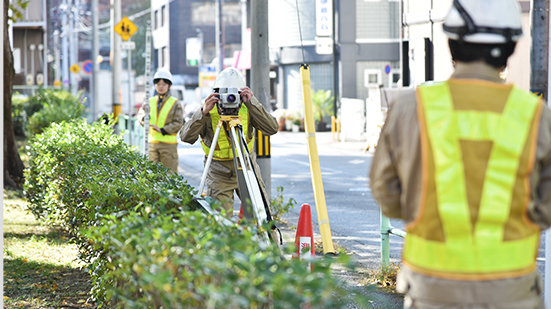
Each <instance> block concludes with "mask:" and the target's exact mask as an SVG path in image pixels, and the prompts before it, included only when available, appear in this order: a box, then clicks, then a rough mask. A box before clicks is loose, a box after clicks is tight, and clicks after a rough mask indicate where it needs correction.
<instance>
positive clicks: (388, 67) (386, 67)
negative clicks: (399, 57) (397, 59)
mask: <svg viewBox="0 0 551 309" xmlns="http://www.w3.org/2000/svg"><path fill="white" fill-rule="evenodd" d="M390 71H391V69H390V65H389V64H387V65H386V66H385V73H386V74H390Z"/></svg>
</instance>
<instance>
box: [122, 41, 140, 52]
mask: <svg viewBox="0 0 551 309" xmlns="http://www.w3.org/2000/svg"><path fill="white" fill-rule="evenodd" d="M121 48H122V49H130V50H133V49H135V48H136V43H135V42H133V41H128V42H122V43H121Z"/></svg>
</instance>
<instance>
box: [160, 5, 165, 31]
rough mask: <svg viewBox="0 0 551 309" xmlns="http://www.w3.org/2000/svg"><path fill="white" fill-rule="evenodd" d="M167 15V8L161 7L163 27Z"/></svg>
mask: <svg viewBox="0 0 551 309" xmlns="http://www.w3.org/2000/svg"><path fill="white" fill-rule="evenodd" d="M165 14H166V6H165V5H163V6H162V7H161V27H163V26H164V25H165Z"/></svg>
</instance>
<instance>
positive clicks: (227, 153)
mask: <svg viewBox="0 0 551 309" xmlns="http://www.w3.org/2000/svg"><path fill="white" fill-rule="evenodd" d="M209 114H210V118H211V121H212V128H213V129H215V130H216V126H217V125H218V121H219V120H220V115H219V114H218V109H217V108H216V107H215V108H213V109H211V110H210V112H209ZM239 116H241V124H242V126H243V134H244V135H245V139H246V141H247V149H248V150H249V153H250V152H251V151H252V150H253V146H254V136H253V137H252V138H251V139H249V132H248V131H249V110H248V109H247V107H246V106H245V104H241V108H240V109H239ZM201 144H202V145H203V151H204V152H205V155H207V156H208V155H209V152H210V147H208V146H207V145H205V143H204V142H203V140H201ZM211 146H212V145H211ZM213 158H214V159H217V160H221V161H224V160H233V151H232V149H231V147H230V137H229V136H228V135H227V134H226V130H225V129H224V127H223V126H222V128H221V129H220V133H219V135H218V142H217V145H216V148H215V150H214V155H213Z"/></svg>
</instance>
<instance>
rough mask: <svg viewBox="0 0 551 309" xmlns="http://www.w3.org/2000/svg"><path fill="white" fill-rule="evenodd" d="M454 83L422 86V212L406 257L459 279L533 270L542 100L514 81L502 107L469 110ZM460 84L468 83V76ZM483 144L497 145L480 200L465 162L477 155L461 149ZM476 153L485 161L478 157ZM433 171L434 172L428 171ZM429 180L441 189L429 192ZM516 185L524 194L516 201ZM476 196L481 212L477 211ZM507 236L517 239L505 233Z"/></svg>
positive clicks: (411, 228) (419, 267) (422, 268)
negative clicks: (471, 196) (529, 211)
mask: <svg viewBox="0 0 551 309" xmlns="http://www.w3.org/2000/svg"><path fill="white" fill-rule="evenodd" d="M471 82H472V83H473V84H472V85H474V86H476V87H491V85H490V83H488V85H484V84H483V83H478V84H477V83H476V82H475V81H471ZM451 83H452V82H451V81H450V82H444V83H437V84H433V85H428V86H421V87H419V88H418V90H417V98H418V99H417V101H418V107H417V109H418V110H417V114H418V117H419V124H420V132H421V144H422V153H423V186H422V190H423V191H422V195H421V196H422V197H421V201H420V205H419V213H418V214H417V218H416V219H415V221H414V222H412V223H410V224H408V226H407V232H408V234H407V236H406V239H405V243H404V250H403V259H404V262H405V263H406V264H407V265H408V266H410V267H411V268H412V269H414V270H415V271H418V272H420V273H423V274H425V275H429V276H436V277H441V278H448V279H456V280H480V279H488V280H489V279H500V278H508V277H518V276H521V275H524V274H527V273H529V272H531V271H533V270H534V269H535V267H536V256H537V249H538V245H539V229H538V228H537V226H535V225H534V224H533V223H531V222H529V221H528V218H527V216H526V208H527V206H528V203H529V201H530V189H529V183H528V176H529V174H530V172H531V170H532V166H533V164H534V163H533V161H534V157H535V145H536V142H537V132H538V131H537V130H538V125H539V118H540V117H539V116H540V114H539V113H540V112H541V106H542V103H541V101H540V100H539V99H538V98H537V97H535V96H534V95H532V94H529V93H526V92H524V91H522V90H520V89H518V88H516V87H514V86H513V87H512V89H511V88H510V86H505V85H500V87H505V88H504V89H505V90H502V91H508V90H510V94H509V97H508V98H507V97H504V100H503V103H504V105H503V108H502V111H501V113H497V112H495V111H486V110H480V109H477V110H474V109H469V108H465V107H464V106H463V107H461V106H456V105H454V100H453V99H452V94H451V93H452V92H451V89H452V88H450V87H451V86H450V85H451ZM456 83H457V85H461V87H469V84H468V83H469V82H457V81H456ZM461 83H462V84H461ZM481 84H482V85H481ZM507 87H508V88H507ZM496 88H498V86H496ZM461 89H463V90H465V89H464V88H461ZM499 89H501V88H499ZM492 91H493V90H492ZM458 93H461V92H458ZM463 93H465V92H463ZM492 99H493V98H491V97H489V98H482V99H481V101H482V102H490V101H491V100H492ZM463 100H464V99H463ZM466 105H467V104H466ZM479 142H482V143H489V145H490V147H488V159H487V162H484V163H485V164H487V165H486V171H485V173H484V171H482V172H481V173H482V175H483V177H480V181H479V182H480V183H475V184H474V185H475V186H478V188H479V191H480V192H481V194H480V200H475V202H474V203H473V202H472V200H468V192H467V190H468V189H469V190H473V189H471V188H473V187H472V186H473V183H468V184H467V183H466V180H465V178H466V174H465V165H468V164H469V162H463V157H465V156H468V155H471V154H464V153H462V151H463V148H462V147H463V145H465V144H466V143H472V144H471V145H478V144H476V143H479ZM526 149H528V151H526ZM525 153H528V155H526V154H525ZM523 154H524V155H523ZM470 158H476V159H478V160H480V159H481V158H479V157H476V156H474V157H473V156H472V155H471V157H470ZM521 158H523V159H521ZM471 163H472V162H471ZM430 169H433V170H434V172H428V171H429V170H430ZM519 171H521V172H519ZM467 176H471V175H467ZM469 179H471V180H472V179H473V178H469ZM519 179H520V180H519ZM430 182H432V185H433V186H434V187H435V189H434V190H432V189H431V190H427V183H430ZM468 186H471V187H468ZM431 188H433V187H431ZM514 190H517V192H518V190H520V191H521V192H523V194H524V198H523V199H522V200H521V199H516V200H515V201H516V202H515V203H513V199H512V196H513V194H514V193H513V191H514ZM523 190H524V191H523ZM433 191H434V192H433ZM473 191H474V190H473ZM427 196H428V197H427ZM427 201H430V202H427ZM469 202H471V204H472V205H475V206H474V208H475V209H476V211H478V212H477V213H476V215H474V216H473V213H474V212H473V206H472V205H471V208H469ZM434 204H436V205H434ZM471 212H473V213H471ZM427 214H432V215H427ZM511 214H513V215H511ZM427 216H431V217H430V218H429V217H427ZM436 216H438V217H439V218H436ZM510 216H516V218H513V219H514V220H515V221H514V222H517V223H518V222H520V223H519V224H517V226H513V225H511V224H507V223H509V222H510V220H513V219H512V218H509V217H510ZM517 217H518V218H517ZM438 220H440V221H438ZM420 222H421V223H420ZM506 228H507V229H508V230H506ZM511 231H513V232H511ZM436 233H441V234H443V239H442V241H438V240H435V239H428V238H430V237H431V236H430V235H434V234H436ZM504 235H516V237H515V239H505V238H504Z"/></svg>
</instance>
